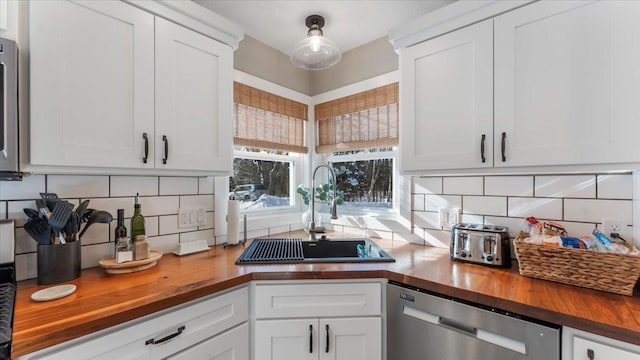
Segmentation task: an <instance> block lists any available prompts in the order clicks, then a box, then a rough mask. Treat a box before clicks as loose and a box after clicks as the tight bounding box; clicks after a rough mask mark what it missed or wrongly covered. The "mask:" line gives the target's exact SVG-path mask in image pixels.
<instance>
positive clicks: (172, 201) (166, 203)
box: [140, 196, 180, 216]
mask: <svg viewBox="0 0 640 360" xmlns="http://www.w3.org/2000/svg"><path fill="white" fill-rule="evenodd" d="M140 206H141V209H142V214H143V215H144V216H158V215H170V214H177V213H178V208H179V207H180V201H179V197H178V196H149V197H140Z"/></svg>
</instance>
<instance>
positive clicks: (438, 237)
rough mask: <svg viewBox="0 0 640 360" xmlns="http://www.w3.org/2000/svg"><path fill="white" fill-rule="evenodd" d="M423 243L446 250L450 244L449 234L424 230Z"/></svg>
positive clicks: (448, 232)
mask: <svg viewBox="0 0 640 360" xmlns="http://www.w3.org/2000/svg"><path fill="white" fill-rule="evenodd" d="M424 242H425V244H426V245H429V246H435V247H442V248H448V247H449V243H450V242H451V232H450V231H441V230H429V229H425V230H424Z"/></svg>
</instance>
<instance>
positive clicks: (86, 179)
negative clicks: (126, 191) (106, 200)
mask: <svg viewBox="0 0 640 360" xmlns="http://www.w3.org/2000/svg"><path fill="white" fill-rule="evenodd" d="M47 192H50V193H51V192H53V193H56V194H58V196H59V197H61V198H92V197H108V196H109V177H108V176H92V175H87V176H79V175H48V176H47Z"/></svg>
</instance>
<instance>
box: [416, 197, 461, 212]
mask: <svg viewBox="0 0 640 360" xmlns="http://www.w3.org/2000/svg"><path fill="white" fill-rule="evenodd" d="M425 202H426V204H425V210H426V211H439V210H440V209H442V208H462V196H459V195H425Z"/></svg>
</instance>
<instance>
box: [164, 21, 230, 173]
mask: <svg viewBox="0 0 640 360" xmlns="http://www.w3.org/2000/svg"><path fill="white" fill-rule="evenodd" d="M231 69H233V52H232V50H231V48H230V47H228V46H226V45H223V44H221V43H219V42H217V41H215V40H213V39H210V38H208V37H206V36H203V35H200V34H198V33H195V32H193V31H191V30H188V29H186V28H184V27H182V26H179V25H176V24H173V23H171V22H168V21H166V20H163V19H160V18H156V74H157V76H156V83H155V88H156V112H155V113H156V134H155V140H154V143H155V144H156V150H155V151H156V154H158V155H157V156H156V166H157V167H160V168H166V169H178V170H214V171H226V170H229V169H230V168H231V161H232V143H231V119H232V101H233V98H232V94H233V78H232V71H231ZM218 120H221V121H218ZM165 146H166V148H165ZM165 150H168V159H167V158H166V157H167V152H166V151H165ZM164 159H166V163H165V161H164Z"/></svg>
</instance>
